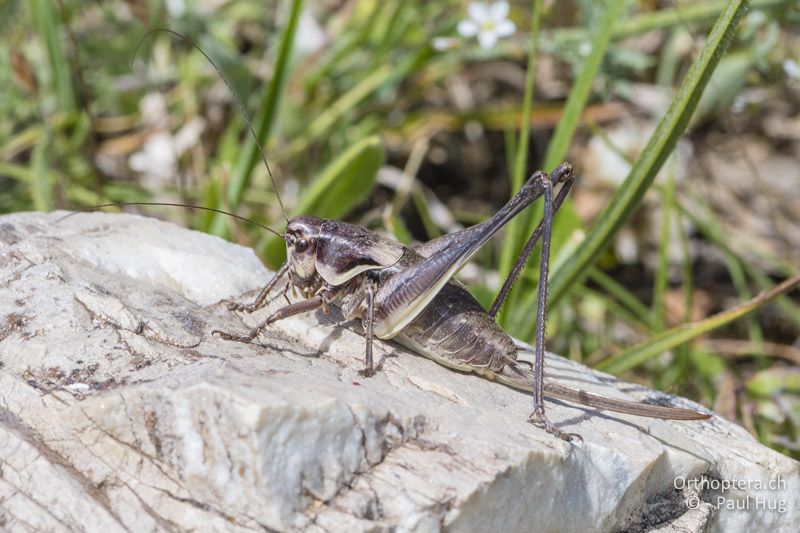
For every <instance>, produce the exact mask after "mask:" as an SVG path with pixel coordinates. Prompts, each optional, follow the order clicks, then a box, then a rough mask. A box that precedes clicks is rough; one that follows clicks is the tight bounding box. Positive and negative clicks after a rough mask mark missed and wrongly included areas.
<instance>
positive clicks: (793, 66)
mask: <svg viewBox="0 0 800 533" xmlns="http://www.w3.org/2000/svg"><path fill="white" fill-rule="evenodd" d="M783 72H785V73H786V75H787V76H789V77H790V78H794V79H797V78H800V65H798V64H797V61H795V60H794V59H787V60H785V61H784V62H783Z"/></svg>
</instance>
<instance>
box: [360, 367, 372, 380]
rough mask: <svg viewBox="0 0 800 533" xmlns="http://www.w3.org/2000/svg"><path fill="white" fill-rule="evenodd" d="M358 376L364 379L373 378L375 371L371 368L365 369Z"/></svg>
mask: <svg viewBox="0 0 800 533" xmlns="http://www.w3.org/2000/svg"><path fill="white" fill-rule="evenodd" d="M358 375H359V376H361V377H364V378H371V377H372V376H374V375H375V369H374V368H372V367H371V366H369V367H367V368H363V369H361V370H359V371H358Z"/></svg>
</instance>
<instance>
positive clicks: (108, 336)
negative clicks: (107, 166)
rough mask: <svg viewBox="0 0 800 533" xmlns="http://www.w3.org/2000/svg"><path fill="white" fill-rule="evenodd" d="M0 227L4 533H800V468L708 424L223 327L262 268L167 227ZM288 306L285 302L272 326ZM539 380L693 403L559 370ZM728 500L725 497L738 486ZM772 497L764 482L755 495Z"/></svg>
mask: <svg viewBox="0 0 800 533" xmlns="http://www.w3.org/2000/svg"><path fill="white" fill-rule="evenodd" d="M61 215H63V213H61V214H58V213H56V214H41V213H21V214H15V215H10V216H5V217H0V530H8V531H31V530H37V531H42V530H44V531H59V530H88V531H98V530H101V531H105V532H113V531H124V530H130V531H137V532H139V531H167V530H183V529H196V530H203V531H209V530H216V531H222V530H225V531H239V530H264V529H266V530H298V529H304V530H309V531H388V530H397V531H436V530H439V529H442V528H445V529H447V530H450V531H492V530H494V531H615V530H623V529H624V530H632V531H640V530H658V531H677V530H680V531H767V530H769V531H796V530H797V529H798V524H800V508H798V507H799V505H800V504H799V503H798V501H799V498H800V463H797V462H795V461H792V460H791V459H788V458H786V457H784V456H782V455H779V454H777V453H775V452H772V451H771V450H769V449H767V448H765V447H763V446H761V445H759V444H758V443H757V442H755V441H754V440H753V439H752V438H751V437H750V436H749V435H748V434H747V433H746V432H745V431H744V430H743V429H742V428H740V427H738V426H736V425H734V424H731V423H729V422H726V421H725V420H722V419H720V418H718V417H714V418H712V419H711V420H709V421H703V422H668V421H659V420H649V419H640V418H636V417H629V416H624V415H610V414H604V413H600V412H596V411H593V410H587V409H584V408H578V407H574V406H571V405H568V404H562V403H552V402H551V403H549V404H548V408H549V414H550V418H551V420H553V421H554V422H555V423H556V424H557V425H558V426H559V427H560V428H561V429H563V430H566V431H572V432H578V433H580V434H581V435H582V436H583V438H584V442H583V443H578V444H570V443H566V442H562V441H560V440H558V439H555V438H553V437H551V436H550V435H547V434H546V433H544V432H543V431H541V430H540V429H538V428H536V427H534V426H533V425H531V424H529V423H527V422H526V418H527V415H528V413H529V410H530V398H529V397H527V396H526V395H524V394H522V393H519V392H517V391H514V390H511V389H508V388H505V387H503V386H501V385H498V384H495V383H491V382H488V381H485V380H483V379H481V378H478V377H475V376H469V375H463V374H459V373H456V372H453V371H450V370H448V369H446V368H443V367H441V366H439V365H437V364H436V363H434V362H432V361H429V360H427V359H424V358H422V357H419V356H416V355H414V354H413V353H411V352H409V351H407V350H404V349H401V348H398V347H396V346H394V345H391V344H388V343H381V342H379V343H377V346H376V352H377V353H376V358H377V360H379V361H380V363H381V364H380V370H379V372H378V374H377V375H376V376H375V377H373V378H370V379H363V378H361V377H360V376H359V375H358V373H357V372H358V370H359V369H360V368H361V365H362V358H363V343H364V340H363V337H362V335H361V334H360V326H357V325H353V324H348V325H347V327H344V326H341V325H339V324H337V316H336V313H335V312H333V313H331V314H329V315H327V316H326V315H323V314H322V313H321V312H320V313H316V314H312V315H307V316H300V317H296V318H293V319H288V320H285V321H283V322H280V323H278V324H275V325H274V326H273V327H271V328H269V330H268V331H267V332H266V333H265V334H262V335H261V336H260V337H259V338H258V339H257V342H258V344H250V345H245V344H240V343H234V342H227V341H223V340H219V339H217V338H214V337H212V336H211V331H212V330H213V329H217V328H218V329H222V330H227V331H246V330H247V329H248V327H249V325H252V324H255V323H256V322H257V321H258V320H259V319H262V318H263V317H264V314H265V313H266V312H267V311H265V310H262V311H259V312H257V313H255V314H253V315H252V316H243V315H237V314H234V313H230V312H229V311H227V309H226V308H225V305H224V303H221V302H220V301H221V300H223V299H228V298H236V299H238V300H240V301H250V300H252V298H253V297H254V295H255V291H256V290H257V289H258V288H259V287H260V286H262V285H263V284H264V283H265V282H266V281H267V280H268V279H269V276H270V273H269V272H268V271H267V270H265V269H264V267H263V266H262V265H261V263H260V262H259V260H258V259H257V258H256V257H255V255H254V254H253V252H252V251H251V250H249V249H246V248H242V247H240V246H236V245H233V244H229V243H227V242H225V241H223V240H220V239H217V238H214V237H210V236H208V235H204V234H201V233H197V232H192V231H188V230H185V229H182V228H179V227H176V226H173V225H170V224H166V223H163V222H158V221H156V220H152V219H147V218H142V217H136V216H129V215H108V214H102V213H92V214H80V215H76V216H73V217H71V218H69V219H66V220H63V221H61V222H58V223H57V220H58V219H59V217H60V216H61ZM280 305H281V301H279V300H276V301H274V302H273V303H272V304H271V306H270V307H271V308H273V309H274V308H276V307H277V306H280ZM548 365H549V367H548V369H549V376H550V377H551V378H552V379H557V380H560V381H562V382H564V383H566V384H571V385H572V386H578V387H581V388H585V389H587V390H591V391H595V392H598V393H601V394H605V395H609V396H617V397H623V398H630V399H639V400H641V399H657V400H662V401H663V400H668V401H671V402H672V403H673V404H674V405H690V403H689V402H687V401H685V400H681V399H676V398H672V397H668V396H666V395H664V394H661V393H657V392H654V391H649V390H646V389H643V388H642V387H639V386H634V385H630V384H625V383H621V382H617V381H616V380H614V379H613V378H610V377H609V376H606V375H603V374H599V373H597V372H593V371H591V370H588V369H586V368H585V367H583V366H580V365H578V364H575V363H572V362H569V361H566V360H564V359H561V358H558V357H556V356H551V357H550V358H549V360H548ZM732 484H733V485H735V486H733V487H732V486H730V485H732ZM759 484H761V485H763V486H762V487H761V488H760V489H759V486H758V485H759Z"/></svg>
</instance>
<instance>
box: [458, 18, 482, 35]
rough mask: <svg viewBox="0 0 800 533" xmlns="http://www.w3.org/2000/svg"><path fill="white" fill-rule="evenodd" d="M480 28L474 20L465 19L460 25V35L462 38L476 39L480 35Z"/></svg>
mask: <svg viewBox="0 0 800 533" xmlns="http://www.w3.org/2000/svg"><path fill="white" fill-rule="evenodd" d="M478 30H480V26H478V23H477V22H475V21H474V20H472V19H464V20H462V21H461V22H459V23H458V34H459V35H461V36H462V37H474V36H476V35H478Z"/></svg>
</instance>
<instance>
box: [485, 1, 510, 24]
mask: <svg viewBox="0 0 800 533" xmlns="http://www.w3.org/2000/svg"><path fill="white" fill-rule="evenodd" d="M507 16H508V2H506V0H500V1H499V2H495V3H493V4H491V5H490V6H489V18H490V19H492V20H493V21H495V22H502V21H504V20H505V19H506V17H507Z"/></svg>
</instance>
